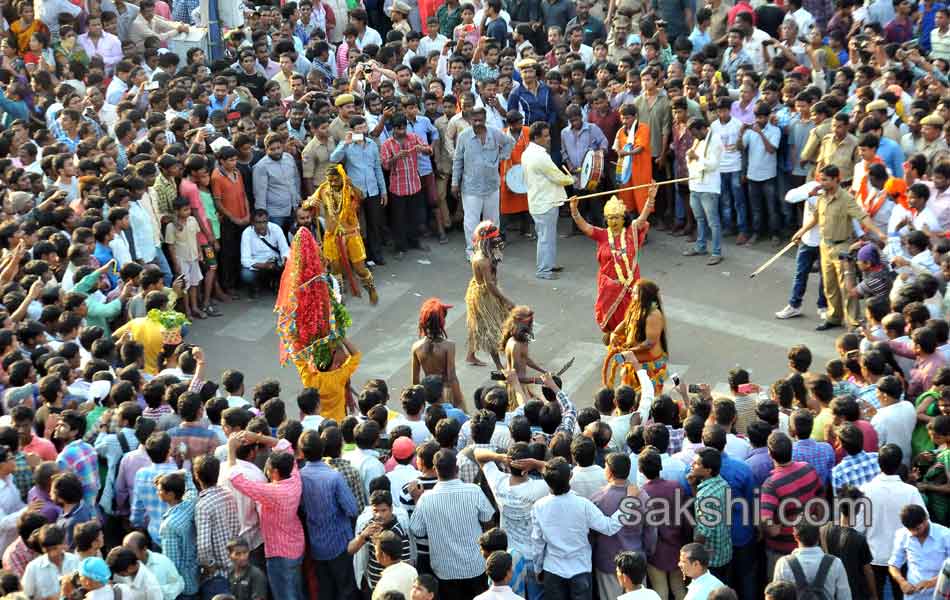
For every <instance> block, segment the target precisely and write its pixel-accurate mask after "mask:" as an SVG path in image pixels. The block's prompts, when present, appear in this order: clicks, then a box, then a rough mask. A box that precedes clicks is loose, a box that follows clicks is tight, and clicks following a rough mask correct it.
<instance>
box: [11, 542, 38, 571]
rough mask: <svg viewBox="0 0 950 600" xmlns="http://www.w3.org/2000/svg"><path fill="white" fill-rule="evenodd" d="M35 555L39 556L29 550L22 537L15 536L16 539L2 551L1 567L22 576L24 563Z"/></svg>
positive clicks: (24, 569)
mask: <svg viewBox="0 0 950 600" xmlns="http://www.w3.org/2000/svg"><path fill="white" fill-rule="evenodd" d="M37 556H39V554H37V553H36V552H33V551H32V550H30V548H29V546H27V545H26V543H25V542H24V541H23V538H21V537H17V539H16V540H14V542H13V543H12V544H10V545H9V546H7V549H6V550H4V551H3V568H4V569H6V570H8V571H12V572H13V573H15V574H16V576H17V577H21V578H22V577H23V572H24V571H26V565H28V564H29V563H30V561H31V560H33V559H34V558H36V557H37Z"/></svg>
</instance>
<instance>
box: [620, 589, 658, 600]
mask: <svg viewBox="0 0 950 600" xmlns="http://www.w3.org/2000/svg"><path fill="white" fill-rule="evenodd" d="M617 600H660V595H659V594H657V593H656V592H654V591H653V590H651V589H649V588H645V587H643V586H640V589H639V590H634V591H632V592H627V593H626V594H621V595H619V596H617Z"/></svg>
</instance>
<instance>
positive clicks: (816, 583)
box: [788, 554, 835, 600]
mask: <svg viewBox="0 0 950 600" xmlns="http://www.w3.org/2000/svg"><path fill="white" fill-rule="evenodd" d="M834 562H835V557H834V556H831V555H830V554H826V555H824V556H822V557H821V563H820V564H819V565H818V572H817V573H815V578H814V579H813V580H812V581H808V579H807V578H806V577H805V571H803V570H802V565H801V563H799V562H798V559H797V558H794V557H790V558H789V560H788V568H790V569H791V570H792V575H793V576H794V577H795V587H796V588H798V600H831V598H829V597H828V594H826V593H825V580H826V579H828V572H829V571H831V565H833V564H834Z"/></svg>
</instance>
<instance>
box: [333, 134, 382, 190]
mask: <svg viewBox="0 0 950 600" xmlns="http://www.w3.org/2000/svg"><path fill="white" fill-rule="evenodd" d="M330 161H331V162H335V163H342V164H343V168H344V169H346V174H347V176H348V177H349V178H350V181H352V182H353V185H355V186H356V187H357V188H358V189H359V190H360V191H361V192H363V196H366V197H368V196H379V195H382V194H385V193H386V180H385V179H384V178H383V163H382V160H381V159H380V157H379V146H377V145H376V142H374V141H373V140H371V139H369V138H364V142H363V143H362V144H360V143H358V142H353V143H352V144H346V143H344V142H340V143H339V144H337V146H336V148H334V149H333V152H331V153H330Z"/></svg>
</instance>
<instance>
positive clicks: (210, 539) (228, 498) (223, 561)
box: [195, 485, 241, 577]
mask: <svg viewBox="0 0 950 600" xmlns="http://www.w3.org/2000/svg"><path fill="white" fill-rule="evenodd" d="M195 528H196V529H197V530H198V564H199V565H201V566H202V567H208V568H209V570H210V576H211V577H214V576H220V577H227V576H228V568H229V567H230V566H231V560H230V558H229V557H228V548H227V546H228V542H229V541H230V540H231V539H232V538H235V537H237V536H238V533H239V532H240V529H241V525H240V523H239V522H238V510H237V502H235V501H234V496H232V495H231V492H229V491H227V490H226V489H224V488H222V487H219V486H216V485H215V486H211V487H209V488H205V489H203V490H201V493H200V494H198V501H197V502H196V503H195Z"/></svg>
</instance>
